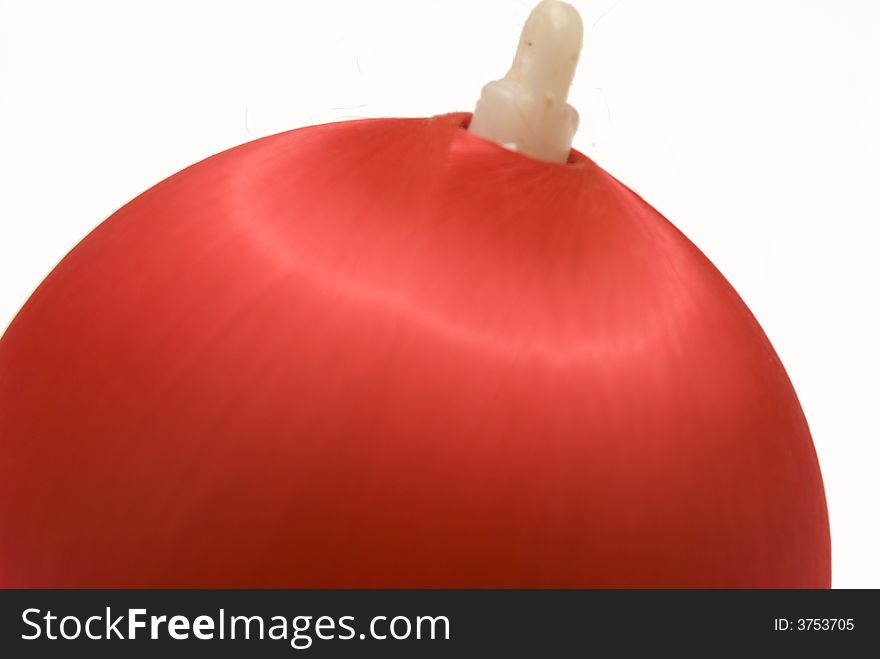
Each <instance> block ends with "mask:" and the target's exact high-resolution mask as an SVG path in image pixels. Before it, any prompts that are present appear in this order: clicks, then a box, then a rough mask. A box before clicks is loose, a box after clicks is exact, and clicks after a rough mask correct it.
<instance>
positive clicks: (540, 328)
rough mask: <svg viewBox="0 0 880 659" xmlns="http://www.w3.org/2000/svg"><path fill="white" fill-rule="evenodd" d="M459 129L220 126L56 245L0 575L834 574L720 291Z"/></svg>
mask: <svg viewBox="0 0 880 659" xmlns="http://www.w3.org/2000/svg"><path fill="white" fill-rule="evenodd" d="M466 119H467V116H466V115H447V116H443V117H436V118H433V119H399V120H391V119H389V120H372V121H360V122H351V123H340V124H330V125H326V126H317V127H313V128H307V129H302V130H297V131H293V132H289V133H284V134H281V135H276V136H273V137H269V138H265V139H261V140H258V141H256V142H252V143H249V144H245V145H243V146H240V147H237V148H235V149H232V150H230V151H227V152H225V153H222V154H219V155H217V156H214V157H212V158H209V159H207V160H205V161H203V162H201V163H199V164H197V165H194V166H192V167H190V168H188V169H186V170H184V171H182V172H180V173H178V174H176V175H175V176H172V177H171V178H169V179H167V180H166V181H163V182H162V183H160V184H159V185H157V186H156V187H154V188H152V189H151V190H149V191H147V192H145V193H144V194H142V195H141V196H139V197H138V198H136V199H135V200H134V201H132V202H131V203H129V204H128V205H126V206H125V207H123V208H122V209H120V210H119V211H118V212H117V213H115V214H114V215H113V216H112V217H110V219H108V220H107V221H106V222H104V223H103V224H102V225H101V226H100V227H99V228H98V229H96V230H95V231H94V232H92V233H91V234H90V235H89V236H88V237H87V238H86V239H85V240H83V241H82V243H81V244H79V245H78V246H77V247H76V248H75V249H74V250H73V251H72V252H71V253H70V254H69V255H68V256H67V257H66V258H65V259H64V260H63V261H62V262H61V264H60V265H59V266H58V267H57V268H56V269H55V270H54V271H53V272H52V273H51V274H50V275H49V276H48V277H47V279H46V280H45V282H44V283H43V284H42V285H41V286H40V288H39V289H38V290H37V291H36V292H35V293H34V295H33V297H31V299H30V300H29V301H28V303H27V304H26V305H25V307H24V308H23V309H22V311H21V312H20V314H19V315H18V316H17V318H16V319H15V320H14V321H13V323H12V324H11V326H10V327H9V329H8V331H7V332H6V334H5V336H4V337H3V339H2V341H0V493H2V495H0V586H3V587H10V586H16V587H19V586H29V587H46V586H48V587H67V586H83V587H97V586H105V587H124V586H147V587H152V586H205V587H220V586H226V587H246V586H251V587H269V586H271V587H558V586H562V587H594V586H595V587H616V586H622V587H661V586H671V587H722V586H723V587H827V586H829V585H830V544H829V534H828V520H827V513H826V507H825V498H824V493H823V488H822V480H821V476H820V473H819V468H818V464H817V461H816V456H815V453H814V450H813V445H812V442H811V439H810V434H809V431H808V429H807V425H806V422H805V420H804V416H803V414H802V412H801V409H800V406H799V404H798V401H797V398H796V396H795V393H794V391H793V389H792V387H791V385H790V383H789V380H788V378H787V376H786V374H785V372H784V370H783V368H782V365H781V364H780V362H779V360H778V358H777V357H776V354H775V353H774V351H773V349H772V348H771V346H770V343H769V342H768V340H767V339H766V337H765V336H764V334H763V332H762V331H761V329H760V328H759V326H758V324H757V323H756V321H755V320H754V318H753V317H752V315H751V314H750V313H749V311H748V309H747V308H746V306H745V305H744V304H743V302H742V301H741V300H740V299H739V297H738V296H737V295H736V293H735V292H734V291H733V289H732V288H731V287H730V285H729V284H728V283H727V282H726V281H725V280H724V278H723V277H722V276H721V275H720V274H719V273H718V271H717V270H716V269H715V268H714V267H713V266H712V264H711V263H710V262H709V261H708V260H707V259H706V258H705V257H704V256H703V255H702V254H701V253H700V252H699V251H698V250H697V249H696V248H695V247H694V246H693V245H692V244H691V243H690V242H689V241H688V240H687V239H686V238H685V237H684V236H683V235H682V234H681V233H680V232H679V231H678V230H676V229H675V228H674V227H673V226H672V225H671V224H670V223H669V222H667V221H666V220H665V219H664V218H663V217H661V216H660V215H659V214H658V213H657V212H656V211H654V210H653V209H652V208H651V207H650V206H648V205H647V204H646V203H645V202H644V201H642V200H641V199H640V198H639V197H638V196H637V195H635V194H634V193H633V192H631V191H630V190H629V189H627V188H626V187H625V186H623V185H622V184H621V183H619V182H618V181H616V180H615V179H614V178H612V177H611V176H609V175H608V174H607V173H606V172H604V171H603V170H602V169H600V168H599V167H598V166H597V165H595V164H594V163H593V162H591V161H590V160H589V159H587V158H586V157H584V156H582V155H579V154H576V153H573V156H572V160H571V162H570V163H569V164H567V165H556V164H548V163H543V162H538V161H534V160H531V159H528V158H526V157H523V156H520V155H517V154H515V153H511V152H508V151H506V150H504V149H502V148H500V147H498V146H496V145H493V144H490V143H488V142H485V141H482V140H480V139H479V138H476V137H474V136H472V135H471V134H469V133H467V132H466V131H465V130H463V129H462V128H461V127H460V126H461V123H462V122H463V121H466Z"/></svg>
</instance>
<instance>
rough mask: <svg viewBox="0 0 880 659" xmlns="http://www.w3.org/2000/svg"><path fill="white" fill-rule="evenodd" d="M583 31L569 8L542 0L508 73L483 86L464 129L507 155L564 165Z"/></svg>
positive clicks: (555, 0) (572, 126)
mask: <svg viewBox="0 0 880 659" xmlns="http://www.w3.org/2000/svg"><path fill="white" fill-rule="evenodd" d="M583 31H584V30H583V24H582V22H581V17H580V14H578V12H577V10H576V9H575V8H574V7H572V6H571V5H569V4H566V3H564V2H559V0H543V1H542V2H541V3H540V4H539V5H538V6H537V7H535V8H534V9H533V10H532V13H531V14H530V15H529V18H528V20H526V24H525V26H524V27H523V31H522V36H521V37H520V39H519V46H518V47H517V49H516V55H515V56H514V58H513V65H512V66H511V67H510V71H508V72H507V75H506V76H505V77H504V78H502V79H501V80H496V81H494V82H490V83H489V84H487V85H486V86H485V87H483V91H482V94H481V96H480V100H479V101H477V107H476V109H475V110H474V116H473V119H471V123H470V126H469V128H468V129H469V130H470V131H471V132H472V133H474V134H475V135H479V136H480V137H483V138H485V139H487V140H491V141H493V142H497V143H498V144H500V145H502V146H504V147H506V148H508V149H510V150H512V151H519V152H521V153H524V154H525V155H528V156H531V157H533V158H538V159H540V160H548V161H551V162H566V161H567V160H568V154H569V151H570V150H571V140H572V138H573V137H574V134H575V131H577V127H578V114H577V111H576V110H575V109H574V108H573V107H571V106H570V105H569V104H568V103H566V100H567V99H568V89H569V87H571V81H572V79H573V78H574V72H575V69H576V68H577V63H578V58H579V57H580V53H581V45H582V43H583Z"/></svg>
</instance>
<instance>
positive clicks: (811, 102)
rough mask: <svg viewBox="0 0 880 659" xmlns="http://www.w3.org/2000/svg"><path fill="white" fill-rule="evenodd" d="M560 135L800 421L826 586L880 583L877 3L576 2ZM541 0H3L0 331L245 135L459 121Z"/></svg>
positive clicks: (499, 69)
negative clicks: (79, 251)
mask: <svg viewBox="0 0 880 659" xmlns="http://www.w3.org/2000/svg"><path fill="white" fill-rule="evenodd" d="M574 4H575V5H576V6H577V7H578V9H579V10H580V11H581V14H582V16H583V17H584V24H585V29H586V35H585V48H584V54H583V58H582V62H581V66H580V68H579V71H578V75H577V78H576V80H575V88H574V90H573V93H572V101H571V102H572V104H573V105H575V106H576V107H577V108H578V109H579V110H580V113H581V131H580V132H579V133H578V135H577V137H576V141H575V146H576V147H577V148H579V149H580V150H581V151H584V152H585V153H587V154H588V155H590V156H592V157H593V158H594V159H595V160H597V161H598V162H599V163H600V164H601V165H602V166H604V167H605V168H606V169H608V170H609V171H610V172H611V173H612V174H614V175H615V176H617V177H618V178H620V179H622V180H623V181H624V182H625V183H627V184H628V185H630V186H631V187H633V188H634V189H635V190H636V191H637V192H639V193H640V194H642V195H643V196H644V197H645V198H646V199H647V200H648V201H649V202H651V203H652V204H654V205H655V206H656V207H657V208H658V209H659V210H660V211H661V212H663V213H664V214H665V215H666V216H667V217H669V218H670V219H671V220H672V221H673V222H675V223H676V224H677V225H678V226H679V227H680V228H681V229H682V230H683V231H684V232H685V233H686V234H687V235H688V236H689V237H690V238H691V239H692V240H693V241H694V242H695V243H696V244H697V245H698V246H699V247H700V248H702V249H703V251H704V252H706V254H707V255H708V256H709V257H710V258H711V259H712V260H713V261H714V262H715V264H716V265H717V266H718V267H719V268H720V269H721V271H722V272H723V273H724V274H725V275H726V276H727V277H728V279H729V280H730V281H731V282H732V283H733V285H734V286H735V287H736V289H737V290H738V291H739V293H740V294H741V295H742V296H743V298H744V299H745V300H746V302H747V303H748V304H749V306H750V307H751V309H752V311H753V312H754V313H755V315H756V316H757V317H758V320H759V321H760V322H761V324H762V325H763V327H764V329H765V330H766V332H767V334H768V335H769V337H770V339H771V341H772V342H773V344H774V346H775V347H776V349H777V351H778V352H779V354H780V356H781V357H782V360H783V362H784V363H785V365H786V367H787V369H788V372H789V374H790V376H791V378H792V380H793V382H794V385H795V388H796V389H797V391H798V394H799V396H800V399H801V402H802V404H803V407H804V410H805V412H806V415H807V419H808V421H809V423H810V426H811V428H812V431H813V436H814V440H815V444H816V448H817V450H818V453H819V459H820V462H821V466H822V471H823V474H824V478H825V486H826V490H827V496H828V504H829V508H830V516H831V530H832V548H833V557H834V558H833V560H834V573H833V581H834V585H835V587H874V588H877V587H880V560H878V557H880V522H878V517H880V514H878V503H880V473H878V471H880V384H878V382H880V348H878V340H880V307H878V305H880V294H878V293H880V291H878V289H880V258H878V252H880V228H878V227H880V200H878V184H880V164H878V163H880V155H878V154H880V129H878V123H880V92H878V87H880V2H873V1H872V0H863V1H857V0H812V1H808V0H801V1H795V0H760V1H759V0H736V1H734V0H731V1H729V2H722V1H706V0H693V1H685V0H677V1H666V2H658V1H657V0H620V1H619V2H614V1H613V0H610V1H602V2H599V1H597V2H593V1H592V0H575V2H574ZM531 6H532V2H531V1H530V0H519V1H511V0H505V1H500V0H498V1H480V0H443V1H441V2H429V1H426V0H403V1H392V0H385V1H380V0H369V1H364V0H360V1H356V0H350V1H345V0H332V1H329V2H319V1H318V0H312V1H310V2H266V1H259V0H248V1H241V2H217V1H214V2H182V1H180V0H178V1H175V2H170V1H165V0H151V1H150V2H118V1H117V2H110V1H107V2H97V1H85V2H84V1H78V2H69V1H67V2H65V1H62V0H59V1H56V2H46V1H34V0H16V1H11V0H0V329H2V328H3V327H5V325H6V324H7V323H8V322H9V320H11V318H12V316H13V315H14V314H15V312H16V311H17V309H18V308H19V307H20V306H21V304H22V303H23V302H24V301H25V299H26V298H27V296H28V295H29V294H30V292H31V291H32V290H33V289H34V287H35V286H36V285H37V284H38V283H39V282H40V280H41V279H42V278H43V277H44V276H45V275H46V274H47V273H48V272H49V270H50V269H51V268H52V266H53V265H54V264H55V263H56V262H57V261H58V260H59V259H60V258H61V257H62V256H63V255H64V254H65V253H66V252H67V251H68V250H69V249H70V248H71V247H72V246H73V245H74V244H75V243H76V242H77V241H78V240H79V239H80V238H81V237H82V236H83V235H84V234H85V233H86V232H87V231H88V230H89V229H91V228H92V227H93V226H95V225H96V224H97V223H98V222H99V221H101V220H102V219H103V218H105V217H106V216H107V215H109V214H110V213H111V212H112V211H113V210H115V209H116V208H117V207H119V206H120V205H122V204H123V203H125V202H126V201H128V200H129V199H131V198H132V197H134V196H135V195H137V194H138V193H140V192H141V191H143V190H144V189H145V188H147V187H149V186H151V185H152V184H154V183H156V182H157V181H158V180H160V179H162V178H164V177H166V176H168V175H170V174H172V173H173V172H175V171H177V170H178V169H180V168H182V167H184V166H186V165H188V164H191V163H192V162H194V161H197V160H200V159H201V158H204V157H206V156H208V155H211V154H212V153H215V152H217V151H219V150H222V149H225V148H227V147H231V146H234V145H235V144H238V143H241V142H244V141H247V140H250V139H252V138H254V137H259V136H263V135H268V134H271V133H275V132H279V131H282V130H287V129H290V128H294V127H298V126H302V125H308V124H311V123H317V122H326V121H334V120H340V119H347V118H352V117H372V116H406V115H423V116H425V115H432V114H438V113H443V112H447V111H453V110H470V109H471V108H472V107H473V103H474V101H475V100H476V98H477V96H478V94H479V89H480V87H481V85H482V84H483V83H484V82H487V81H488V80H491V79H494V78H498V77H501V76H502V75H503V74H504V73H505V71H506V69H507V66H508V65H509V62H510V59H511V57H512V54H513V51H514V48H515V45H516V42H517V39H518V33H519V29H520V27H521V25H522V22H523V21H524V20H525V17H526V16H527V14H528V12H529V10H530V9H531Z"/></svg>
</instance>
